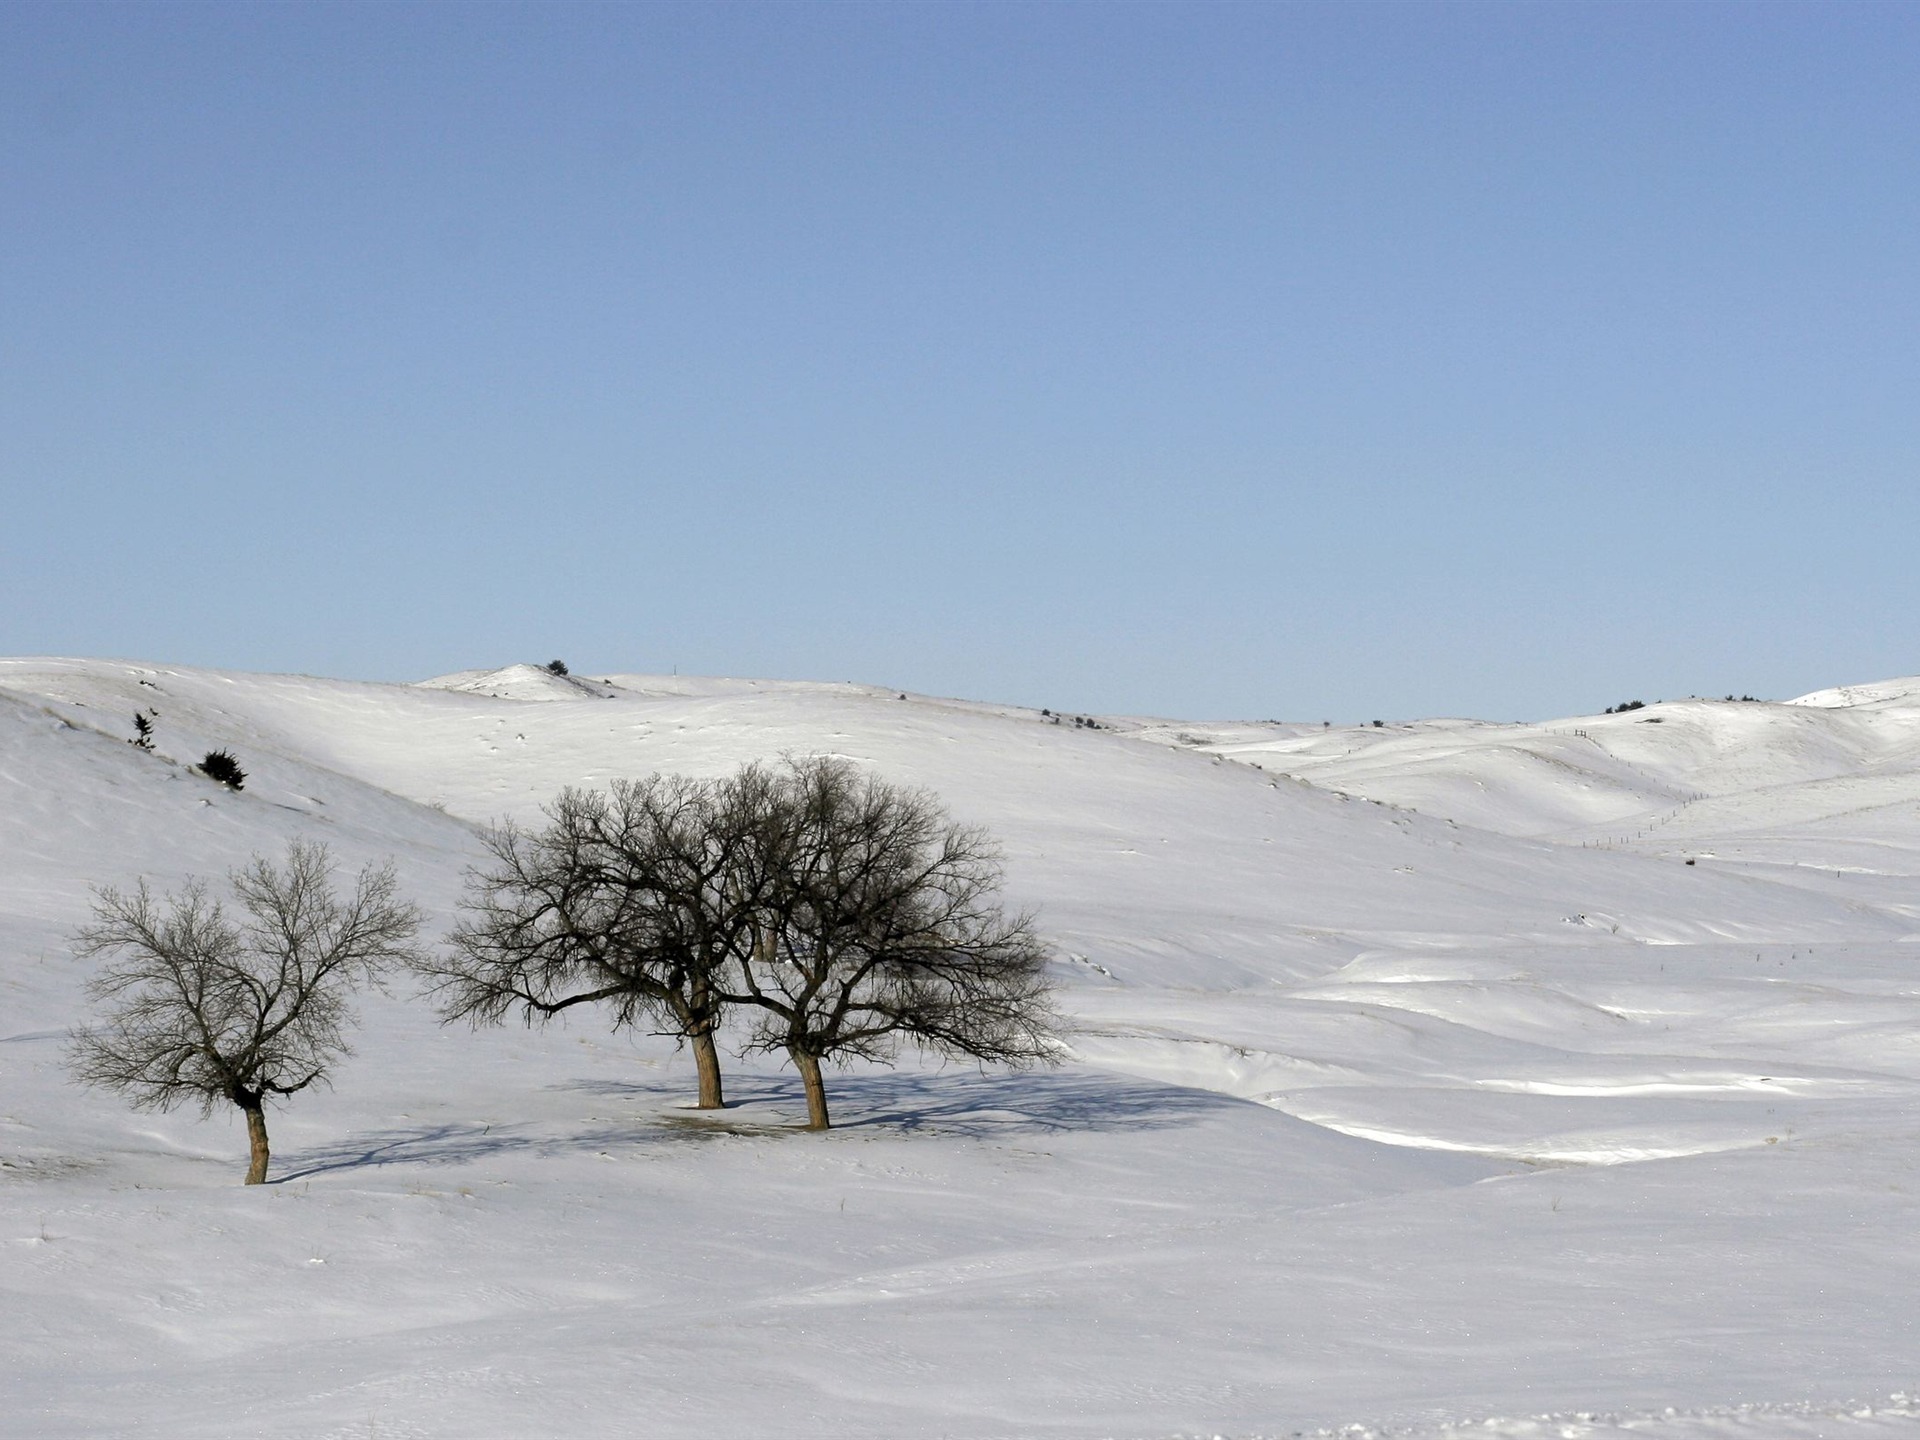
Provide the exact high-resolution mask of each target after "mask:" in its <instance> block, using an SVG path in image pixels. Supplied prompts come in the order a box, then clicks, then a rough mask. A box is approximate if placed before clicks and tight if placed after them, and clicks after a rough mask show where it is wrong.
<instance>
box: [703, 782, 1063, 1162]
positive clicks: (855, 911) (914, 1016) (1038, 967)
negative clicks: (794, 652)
mask: <svg viewBox="0 0 1920 1440" xmlns="http://www.w3.org/2000/svg"><path fill="white" fill-rule="evenodd" d="M773 799H774V803H773V804H772V805H771V806H769V807H768V808H767V810H766V812H765V818H764V822H763V828H762V829H761V831H760V845H759V852H758V854H757V856H756V859H755V865H756V868H757V870H758V871H759V873H761V874H762V875H764V876H766V877H767V880H766V886H767V893H768V899H767V901H766V902H765V904H764V906H763V908H762V910H761V912H760V913H761V924H760V926H759V928H758V930H757V934H756V944H755V947H754V950H753V952H752V953H751V956H750V958H749V959H748V960H747V962H746V963H745V964H743V965H742V966H741V968H740V972H739V973H740V975H741V977H742V979H743V981H744V989H743V993H742V994H741V995H740V996H739V997H738V998H739V999H740V1000H741V1001H743V1002H745V1003H747V1004H750V1005H752V1006H754V1007H755V1008H756V1010H757V1011H758V1016H759V1018H758V1020H757V1023H756V1024H755V1025H754V1027H753V1031H752V1037H751V1039H750V1041H749V1048H750V1049H758V1050H763V1051H766V1050H784V1051H786V1053H787V1055H788V1056H789V1057H790V1058H791V1059H792V1061H793V1064H794V1068H795V1069H797V1070H798V1071H799V1072H800V1079H801V1083H802V1084H803V1086H804V1087H805V1090H806V1096H807V1123H808V1128H810V1129H818V1130H824V1129H826V1128H827V1127H828V1125H829V1124H830V1120H829V1116H828V1111H827V1095H826V1087H825V1084H824V1082H823V1080H822V1077H821V1071H820V1067H821V1063H822V1062H823V1061H846V1060H850V1059H867V1060H887V1059H890V1058H892V1057H893V1056H895V1055H896V1054H897V1053H898V1052H899V1050H900V1048H901V1046H902V1045H906V1044H910V1045H913V1046H916V1047H918V1048H921V1049H925V1050H931V1051H934V1052H936V1053H939V1054H943V1055H951V1056H962V1057H966V1058H970V1059H974V1060H979V1061H982V1062H990V1063H1000V1064H1012V1065H1029V1064H1040V1063H1049V1062H1053V1061H1056V1060H1057V1059H1058V1058H1059V1056H1060V1047H1059V1043H1058V1041H1057V1040H1056V1038H1055V1032H1056V1029H1057V1017H1056V1014H1055V1011H1054V1009H1053V1005H1052V1001H1051V996H1050V984H1049V978H1048V975H1047V958H1048V955H1047V948H1046V946H1045V944H1044V943H1043V942H1042V941H1041V940H1040V938H1039V937H1038V935H1036V934H1035V932H1034V927H1033V920H1032V917H1031V916H1028V915H1021V914H1016V915H1008V914H1007V913H1006V912H1005V911H1004V910H1003V909H1002V907H1001V904H1000V901H999V890H1000V880H1001V872H1000V864H999V853H998V850H997V848H996V847H995V846H994V844H993V842H992V841H991V840H990V839H989V838H988V837H987V835H986V833H985V832H984V831H982V830H978V829H975V828H972V827H969V826H964V825H959V824H956V823H955V822H954V821H953V820H952V819H951V818H949V817H948V815H947V812H946V811H945V809H944V808H942V806H941V804H940V802H939V800H938V799H937V798H936V797H935V796H933V795H932V794H931V793H929V792H927V791H924V790H910V789H903V788H900V787H898V786H895V785H891V784H888V783H887V782H885V781H882V780H879V779H877V778H875V777H873V776H870V775H864V774H862V773H861V772H860V771H858V770H857V769H856V768H855V767H854V766H852V765H850V764H848V763H847V762H846V761H844V760H832V759H821V758H811V759H802V760H790V761H789V762H788V763H787V767H786V769H785V771H784V772H783V773H782V774H781V775H780V777H779V784H778V787H777V789H776V791H775V794H774V796H773Z"/></svg>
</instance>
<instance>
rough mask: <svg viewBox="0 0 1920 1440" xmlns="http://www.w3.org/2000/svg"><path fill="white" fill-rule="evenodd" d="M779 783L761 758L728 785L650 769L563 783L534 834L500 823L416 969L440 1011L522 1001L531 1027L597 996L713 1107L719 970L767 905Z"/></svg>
mask: <svg viewBox="0 0 1920 1440" xmlns="http://www.w3.org/2000/svg"><path fill="white" fill-rule="evenodd" d="M772 789H773V786H772V782H771V778H770V777H769V776H768V775H767V774H766V772H764V771H762V770H760V769H759V768H757V767H754V766H748V767H747V768H746V769H744V770H742V771H740V772H738V773H737V774H735V775H734V776H732V777H731V778H729V779H727V780H723V781H714V780H693V779H688V778H686V777H684V776H663V775H655V776H651V777H649V778H648V779H645V780H639V781H616V782H614V784H613V786H612V787H611V790H610V792H608V793H605V794H603V793H600V792H598V791H590V790H575V789H569V790H563V791H562V792H561V793H560V795H559V796H558V797H557V798H556V799H555V800H554V801H553V803H552V804H550V805H548V806H547V807H546V812H545V813H546V819H547V823H546V824H545V826H543V827H541V828H540V829H538V830H533V831H526V830H522V829H519V828H518V827H516V826H514V825H511V824H503V825H500V826H497V827H495V828H494V829H493V830H492V831H491V832H489V834H488V836H487V848H488V849H489V850H490V851H491V852H492V856H493V862H492V864H491V865H489V866H487V867H485V868H482V869H480V870H477V871H475V872H474V873H473V874H472V875H471V876H470V877H469V886H468V892H467V897H466V899H465V901H464V909H465V912H466V913H465V915H464V916H463V918H462V919H461V921H460V923H459V924H458V925H457V926H455V928H454V931H453V933H452V936H451V937H450V938H451V945H450V947H449V950H448V951H447V953H445V954H443V955H436V956H434V957H431V958H430V959H428V960H427V961H426V962H425V963H424V965H423V966H422V967H421V973H422V976H423V978H424V979H425V980H426V982H427V987H428V991H429V993H430V994H433V995H435V996H436V997H437V998H438V1000H439V1002H440V1011H441V1015H442V1016H443V1018H445V1019H448V1020H455V1019H464V1020H467V1021H469V1022H471V1023H473V1024H476V1025H481V1024H497V1023H499V1022H500V1021H501V1020H502V1019H504V1018H505V1017H506V1016H507V1015H509V1014H511V1013H513V1012H515V1011H518V1012H519V1014H520V1015H521V1017H522V1018H523V1019H524V1020H526V1022H527V1023H529V1024H533V1023H535V1022H537V1021H545V1020H549V1019H551V1018H552V1017H553V1016H555V1015H558V1014H560V1013H561V1012H562V1011H565V1010H569V1009H572V1008H573V1007H574V1006H577V1005H604V1006H606V1007H608V1009H609V1010H610V1011H611V1014H612V1018H613V1023H614V1026H615V1027H616V1028H621V1027H627V1026H635V1027H638V1026H649V1027H653V1028H654V1029H655V1031H656V1032H657V1033H662V1034H668V1035H673V1036H676V1037H678V1038H679V1039H681V1040H683V1041H684V1042H685V1043H686V1044H687V1045H688V1046H689V1047H690V1048H691V1049H692V1051H693V1055H694V1061H695V1066H696V1068H697V1070H698V1074H699V1086H700V1089H699V1106H700V1108H702V1109H717V1108H720V1107H721V1106H722V1105H723V1104H724V1103H725V1097H724V1092H723V1089H722V1082H721V1075H720V1058H719V1052H718V1049H717V1047H716V1043H715V1040H716V1033H717V1031H718V1029H719V1027H720V1023H721V1019H722V1015H723V1012H724V1010H725V1007H726V1003H727V989H726V982H725V975H724V972H725V970H726V969H727V967H728V966H729V964H730V963H733V962H736V961H737V960H738V958H739V957H740V956H742V955H743V954H745V953H746V952H747V951H748V950H749V949H750V948H751V946H752V935H753V928H752V927H753V924H754V921H755V919H756V918H757V916H758V914H759V913H760V909H761V907H762V905H763V902H764V898H765V896H764V891H765V883H766V882H765V878H764V872H763V871H762V870H761V869H760V868H759V867H758V866H757V865H756V861H755V855H756V851H757V843H758V838H759V836H760V834H761V832H762V831H763V830H764V828H765V816H766V812H767V809H768V806H769V804H770V800H771V794H772Z"/></svg>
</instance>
